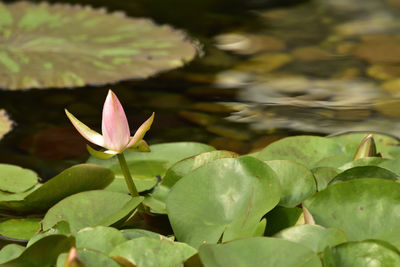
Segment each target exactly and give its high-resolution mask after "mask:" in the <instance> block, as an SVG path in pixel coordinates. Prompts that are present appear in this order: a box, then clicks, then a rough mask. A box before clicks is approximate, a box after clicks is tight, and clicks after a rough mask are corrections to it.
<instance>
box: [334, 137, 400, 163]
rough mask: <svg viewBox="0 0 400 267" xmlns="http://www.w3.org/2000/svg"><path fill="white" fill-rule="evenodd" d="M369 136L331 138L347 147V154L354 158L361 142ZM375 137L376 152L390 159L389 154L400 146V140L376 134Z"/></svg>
mask: <svg viewBox="0 0 400 267" xmlns="http://www.w3.org/2000/svg"><path fill="white" fill-rule="evenodd" d="M368 134H370V133H368V132H365V133H358V132H355V133H345V134H341V135H335V136H331V137H329V138H330V139H332V140H334V141H335V142H337V143H339V144H341V145H343V146H344V147H345V150H346V153H347V154H349V155H352V156H354V154H355V153H356V151H357V148H358V146H359V145H360V143H361V141H362V140H363V138H364V137H365V136H367V135H368ZM373 137H374V141H375V145H376V150H377V152H378V153H381V154H382V156H383V157H388V156H389V154H388V152H389V151H390V150H391V149H393V148H394V147H396V145H398V144H399V140H398V139H397V138H395V137H393V136H389V135H384V134H378V133H374V134H373Z"/></svg>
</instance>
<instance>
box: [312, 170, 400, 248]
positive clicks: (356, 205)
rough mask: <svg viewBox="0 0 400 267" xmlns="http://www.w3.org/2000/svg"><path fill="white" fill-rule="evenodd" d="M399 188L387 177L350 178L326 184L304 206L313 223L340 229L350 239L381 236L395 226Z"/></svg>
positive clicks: (399, 214)
mask: <svg viewBox="0 0 400 267" xmlns="http://www.w3.org/2000/svg"><path fill="white" fill-rule="evenodd" d="M399 191H400V184H399V183H396V182H394V181H390V180H386V179H375V178H367V179H356V180H349V181H346V182H341V183H337V184H333V185H330V186H328V187H327V188H326V189H325V190H322V191H320V192H318V193H316V194H315V195H313V196H312V197H310V198H308V199H307V200H305V202H304V205H305V206H306V208H307V209H308V210H309V211H310V213H311V214H312V216H313V217H314V220H315V223H316V224H319V225H322V226H324V227H337V228H340V229H342V230H343V231H344V232H345V233H346V234H347V237H348V239H349V240H350V241H359V240H364V239H368V238H381V235H382V234H383V233H385V232H387V231H389V230H390V229H392V228H394V227H396V226H398V222H399V219H400V197H399ZM383 218H384V221H385V223H382V219H383Z"/></svg>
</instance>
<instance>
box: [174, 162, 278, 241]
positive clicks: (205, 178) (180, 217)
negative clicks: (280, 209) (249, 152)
mask: <svg viewBox="0 0 400 267" xmlns="http://www.w3.org/2000/svg"><path fill="white" fill-rule="evenodd" d="M279 198H280V185H279V181H278V179H277V178H276V175H275V173H274V171H273V170H272V169H271V168H270V167H268V165H266V164H265V163H263V162H261V161H260V160H257V159H255V158H252V157H241V158H236V159H235V158H233V159H232V158H228V159H218V160H215V161H213V162H211V163H209V164H207V165H204V166H202V167H200V168H198V169H196V170H194V171H193V172H190V173H189V174H187V175H186V176H184V177H183V178H181V179H180V180H179V181H178V182H177V183H176V184H175V185H174V187H173V188H172V189H171V192H170V193H169V195H168V198H167V202H166V204H167V211H168V217H169V220H170V222H171V226H172V229H173V230H174V233H175V235H176V238H177V239H178V240H179V241H182V242H185V243H188V244H189V245H191V246H193V247H195V248H197V247H199V246H200V245H201V244H202V243H203V242H207V243H217V242H218V241H219V240H220V239H222V241H223V242H225V241H229V240H233V239H237V238H243V237H250V236H253V234H254V232H255V231H256V230H257V232H259V229H258V225H259V224H260V223H262V224H265V222H260V220H261V219H262V217H263V216H264V214H266V213H267V212H268V211H270V210H271V209H272V208H273V207H275V206H276V205H277V204H278V202H279Z"/></svg>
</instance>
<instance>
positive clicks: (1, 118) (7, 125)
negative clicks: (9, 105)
mask: <svg viewBox="0 0 400 267" xmlns="http://www.w3.org/2000/svg"><path fill="white" fill-rule="evenodd" d="M11 127H12V121H11V120H10V119H9V118H8V116H7V113H6V111H5V110H4V109H0V140H1V139H2V138H3V136H4V135H6V133H8V132H9V131H10V130H11Z"/></svg>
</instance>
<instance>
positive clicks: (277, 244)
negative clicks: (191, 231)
mask: <svg viewBox="0 0 400 267" xmlns="http://www.w3.org/2000/svg"><path fill="white" fill-rule="evenodd" d="M199 255H200V259H201V261H202V262H203V264H204V266H205V267H217V266H232V267H236V266H265V267H269V266H270V267H275V266H285V267H306V266H307V267H317V266H322V265H321V262H320V260H319V258H318V256H317V254H315V253H314V252H313V251H312V250H310V249H309V248H307V247H305V246H303V245H299V244H296V243H293V242H290V241H287V240H283V239H278V238H270V237H253V238H246V239H241V240H236V241H232V242H229V243H227V244H206V245H202V246H201V247H200V248H199ZM288 255H290V256H289V257H288Z"/></svg>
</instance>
